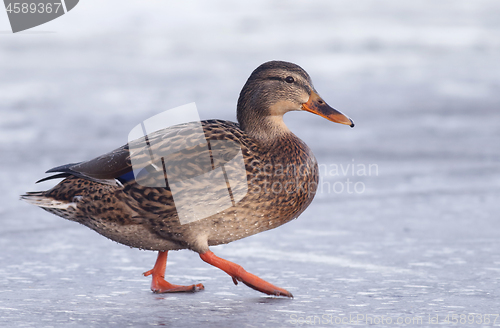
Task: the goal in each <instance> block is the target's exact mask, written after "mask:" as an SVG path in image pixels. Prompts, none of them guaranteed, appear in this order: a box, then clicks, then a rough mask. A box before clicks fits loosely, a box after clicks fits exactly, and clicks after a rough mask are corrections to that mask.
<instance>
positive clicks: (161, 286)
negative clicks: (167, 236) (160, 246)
mask: <svg viewBox="0 0 500 328" xmlns="http://www.w3.org/2000/svg"><path fill="white" fill-rule="evenodd" d="M167 254H168V251H164V252H158V258H157V259H156V263H155V266H154V267H153V269H151V270H149V271H146V272H144V273H143V274H144V275H145V276H146V277H147V276H149V275H153V281H151V290H152V291H153V292H154V293H178V292H197V291H199V290H203V289H205V287H204V286H203V284H197V285H191V286H180V285H173V284H171V283H169V282H167V281H165V269H166V268H167Z"/></svg>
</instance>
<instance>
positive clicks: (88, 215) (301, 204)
mask: <svg viewBox="0 0 500 328" xmlns="http://www.w3.org/2000/svg"><path fill="white" fill-rule="evenodd" d="M289 111H307V112H311V113H314V114H317V115H319V116H322V117H324V118H326V119H328V120H330V121H333V122H337V123H341V124H346V125H350V126H351V127H353V126H354V123H353V122H352V120H351V119H350V118H348V117H347V116H345V115H344V114H342V113H340V112H339V111H337V110H335V109H333V108H332V107H330V106H329V105H328V104H327V103H326V102H325V101H324V100H323V99H322V98H321V97H320V96H319V95H318V93H317V92H316V90H315V89H314V87H313V85H312V82H311V78H310V77H309V75H308V74H307V73H306V71H304V70H303V69H302V68H301V67H299V66H297V65H295V64H292V63H288V62H283V61H270V62H267V63H264V64H262V65H260V66H259V67H258V68H257V69H255V70H254V71H253V72H252V74H251V75H250V77H249V79H248V81H247V82H246V84H245V85H244V87H243V89H242V91H241V93H240V96H239V99H238V104H237V119H238V123H233V122H230V121H222V120H206V121H201V128H202V133H203V142H202V143H200V140H199V133H198V132H197V131H199V127H200V122H191V123H183V124H177V125H175V126H172V127H169V128H166V129H161V130H159V131H155V132H153V133H151V134H148V135H147V138H149V140H147V141H148V146H149V147H151V148H154V149H153V150H154V151H159V150H162V151H167V153H169V154H171V156H170V157H168V159H162V162H159V163H158V162H157V163H156V165H155V163H152V162H151V161H148V155H147V154H148V153H149V150H150V149H149V150H147V151H146V150H145V149H144V148H145V146H144V140H143V139H144V138H142V139H141V140H142V141H141V140H139V139H140V138H139V139H138V140H136V141H132V142H129V143H128V144H127V145H125V146H123V147H120V148H118V149H116V150H114V151H111V152H110V153H107V154H105V155H102V156H99V157H97V158H95V159H92V160H90V161H86V162H81V163H74V164H68V165H63V166H59V167H56V168H53V169H51V170H48V171H47V173H51V172H58V174H56V175H54V176H50V177H47V178H44V179H42V180H40V181H45V180H49V179H53V178H64V179H63V180H62V181H61V182H60V183H59V184H57V185H56V186H55V187H54V188H52V189H50V190H47V191H43V192H28V193H27V194H26V195H22V196H21V198H22V199H23V200H25V201H28V202H29V203H32V204H34V205H37V206H39V207H41V208H42V209H44V210H46V211H48V212H51V213H54V214H56V215H58V216H61V217H63V218H65V219H68V220H71V221H76V222H78V223H81V224H83V225H85V226H87V227H89V228H91V229H93V230H95V231H96V232H98V233H99V234H101V235H103V236H105V237H107V238H109V239H112V240H114V241H116V242H118V243H121V244H124V245H127V246H130V247H136V248H140V249H145V250H153V251H158V257H157V260H156V263H155V265H154V267H153V269H151V270H149V271H147V272H145V273H144V275H145V276H149V275H151V276H152V283H151V290H152V291H153V292H155V293H170V292H194V291H199V290H203V289H204V286H203V285H202V284H195V285H190V286H180V285H173V284H170V283H169V282H167V281H166V280H165V279H164V277H165V269H166V261H167V254H168V251H170V250H180V249H190V250H192V251H195V252H197V253H198V254H199V256H200V257H201V259H202V260H203V261H205V262H207V263H209V264H211V265H213V266H216V267H218V268H219V269H221V270H223V271H224V272H226V273H227V274H228V275H229V276H231V277H232V279H233V282H234V283H235V284H237V283H238V282H239V281H240V282H243V283H244V284H246V285H247V286H249V287H251V288H253V289H255V290H258V291H260V292H262V293H265V294H268V295H276V296H286V297H293V296H292V294H291V293H290V292H288V291H287V290H285V289H283V288H280V287H277V286H274V285H272V284H270V283H268V282H266V281H264V280H263V279H261V278H259V277H257V276H255V275H253V274H251V273H249V272H247V271H245V270H244V269H243V268H242V267H241V266H239V265H237V264H235V263H232V262H230V261H227V260H225V259H222V258H220V257H217V256H216V255H215V254H214V253H212V251H211V250H210V248H209V247H210V246H214V245H219V244H226V243H230V242H232V241H234V240H238V239H241V238H244V237H247V236H250V235H253V234H256V233H259V232H262V231H266V230H269V229H273V228H276V227H278V226H280V225H282V224H284V223H286V222H288V221H290V220H292V219H295V218H297V217H298V216H299V215H300V214H301V213H302V212H303V211H304V210H305V209H306V208H307V207H308V206H309V204H310V203H311V201H312V200H313V198H314V195H315V192H316V189H317V183H318V166H317V162H316V159H315V157H314V155H313V153H312V151H311V150H310V149H309V147H308V146H307V145H306V144H305V143H304V142H303V141H302V140H300V139H299V138H298V137H296V136H295V135H294V134H293V133H292V132H291V131H290V130H289V129H288V128H287V126H286V125H285V123H284V122H283V114H285V113H287V112H289ZM197 129H198V130H197ZM218 141H223V142H224V141H229V144H231V145H233V146H234V145H236V147H231V146H229V147H228V146H227V145H225V144H224V143H223V145H222V146H220V147H219V150H218V151H219V153H218V156H214V153H213V152H214V149H215V148H216V146H217V142H218ZM203 144H205V146H204V147H206V144H208V145H209V147H208V148H209V153H210V152H212V153H210V156H212V157H211V160H210V162H209V163H210V164H211V166H210V168H209V169H207V168H206V167H203V165H202V164H201V159H200V158H201V157H202V156H201V155H200V154H201V153H203V149H204V148H203V147H202V146H203ZM200 145H201V146H200ZM210 145H212V147H210ZM155 147H156V148H155ZM200 147H202V148H200ZM237 152H240V153H241V155H242V161H243V163H244V166H243V179H242V181H244V183H243V184H241V183H239V187H238V188H240V189H241V190H238V188H234V189H233V190H232V193H231V189H228V190H230V192H229V193H230V196H231V197H230V200H231V202H230V203H229V207H227V206H226V207H227V208H222V210H220V211H217V212H216V213H212V214H211V215H209V216H201V217H199V218H195V219H191V220H187V221H186V220H185V221H184V222H183V221H182V220H183V217H181V216H180V215H179V211H178V209H180V206H184V209H185V208H188V207H189V202H191V205H193V206H195V205H200V204H198V203H199V202H201V206H198V207H197V208H204V206H205V204H204V203H203V202H207V203H206V204H208V201H209V200H206V199H202V200H199V201H196V200H195V199H193V198H192V197H191V198H190V196H192V195H191V194H190V192H189V190H190V189H189V184H190V181H191V180H193V179H192V178H193V177H197V176H201V175H203V174H204V173H207V172H208V171H211V172H216V169H217V168H222V167H224V170H219V171H217V172H218V173H217V174H219V177H220V175H221V174H224V176H225V177H226V180H222V181H228V180H227V177H228V176H230V175H231V174H233V176H234V172H232V171H231V170H233V171H234V169H235V168H236V167H237V165H236V164H235V165H233V164H231V162H230V159H231V158H234V157H235V154H236V153H237ZM227 155H229V157H228V156H227ZM134 156H135V157H134ZM228 158H229V159H228ZM134 163H139V164H137V165H138V169H136V167H133V166H134V165H133V164H134ZM158 166H160V168H158ZM161 166H163V170H162V169H161ZM180 169H183V170H184V172H187V173H186V174H184V175H183V174H180V175H172V176H171V174H170V172H176V170H177V171H178V170H180ZM166 172H167V173H166ZM221 172H222V173H221ZM245 175H246V176H245ZM141 176H142V177H141ZM158 176H160V180H161V181H163V182H162V183H164V185H158V186H157V185H154V181H158V180H155V179H157V178H158ZM179 176H183V178H179ZM155 177H156V178H155ZM141 179H142V181H141ZM148 179H149V181H150V182H147V181H148ZM145 181H146V182H145ZM151 181H153V185H151ZM240 182H241V181H240ZM174 185H175V186H176V187H175V188H176V190H177V191H178V192H179V193H180V194H181V195H183V196H184V198H186V197H187V199H188V201H187V203H186V204H181V205H179V204H178V203H177V198H176V202H174V195H173V191H172V190H173V188H172V186H174ZM228 186H229V184H228ZM212 187H213V186H210V181H209V182H208V183H205V185H204V186H203V188H202V189H201V190H202V192H201V193H199V194H200V195H201V196H202V197H201V198H203V195H202V194H203V193H204V191H207V190H209V189H210V188H212ZM231 187H234V186H233V185H231ZM207 188H208V189H207ZM210 192H211V191H210V190H209V193H210ZM198 196H199V195H198ZM198 198H199V197H198ZM212 200H213V199H212ZM215 201H216V202H217V199H215ZM195 203H196V204H195ZM184 219H185V218H184Z"/></svg>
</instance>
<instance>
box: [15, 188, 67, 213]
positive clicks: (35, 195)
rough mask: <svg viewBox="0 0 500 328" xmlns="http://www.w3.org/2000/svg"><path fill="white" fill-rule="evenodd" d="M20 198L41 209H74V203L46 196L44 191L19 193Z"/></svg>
mask: <svg viewBox="0 0 500 328" xmlns="http://www.w3.org/2000/svg"><path fill="white" fill-rule="evenodd" d="M21 200H24V201H26V202H28V203H30V204H33V205H36V206H38V207H41V208H43V209H50V208H53V209H59V210H67V209H68V208H70V207H73V208H75V209H76V203H74V202H68V201H64V200H57V199H54V198H52V197H49V196H47V192H46V191H35V192H27V193H26V194H25V195H21Z"/></svg>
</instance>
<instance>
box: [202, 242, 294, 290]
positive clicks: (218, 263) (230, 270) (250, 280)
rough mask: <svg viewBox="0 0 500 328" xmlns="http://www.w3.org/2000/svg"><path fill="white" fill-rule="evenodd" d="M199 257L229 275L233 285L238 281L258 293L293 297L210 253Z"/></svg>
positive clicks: (236, 265)
mask: <svg viewBox="0 0 500 328" xmlns="http://www.w3.org/2000/svg"><path fill="white" fill-rule="evenodd" d="M200 257H201V259H202V260H203V261H205V262H207V263H209V264H211V265H213V266H215V267H218V268H219V269H221V270H222V271H224V272H225V273H227V274H228V275H230V276H231V277H232V278H233V282H234V284H235V285H237V284H238V281H241V282H243V283H244V284H245V285H247V286H248V287H250V288H253V289H255V290H258V291H259V292H262V293H264V294H268V295H275V296H287V297H293V295H292V293H290V292H289V291H287V290H285V289H283V288H280V287H276V286H274V285H272V284H270V283H268V282H267V281H265V280H262V279H260V278H259V277H257V276H256V275H253V274H251V273H249V272H246V271H245V269H243V268H242V267H241V266H239V265H238V264H235V263H233V262H230V261H228V260H224V259H221V258H220V257H217V256H215V254H214V253H212V252H211V251H207V252H205V253H202V254H200Z"/></svg>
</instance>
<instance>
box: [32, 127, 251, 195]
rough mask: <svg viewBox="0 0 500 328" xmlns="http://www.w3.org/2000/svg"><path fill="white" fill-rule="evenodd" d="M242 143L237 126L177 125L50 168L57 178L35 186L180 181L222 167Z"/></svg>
mask: <svg viewBox="0 0 500 328" xmlns="http://www.w3.org/2000/svg"><path fill="white" fill-rule="evenodd" d="M245 139H246V138H245V134H244V133H243V131H242V130H241V129H240V128H239V126H238V124H236V123H233V122H229V121H220V120H209V121H202V122H201V126H200V122H191V123H185V124H179V125H176V126H172V127H169V128H166V129H162V130H158V131H156V132H153V133H151V134H148V135H147V136H145V137H142V138H139V139H136V140H134V141H131V142H129V143H128V144H126V145H124V146H122V147H119V148H117V149H115V150H113V151H111V152H109V153H106V154H104V155H101V156H98V157H96V158H94V159H91V160H89V161H84V162H79V163H71V164H66V165H62V166H58V167H54V168H52V169H50V170H48V171H47V173H57V172H59V174H56V175H53V176H50V177H47V178H44V179H41V180H39V181H37V182H42V181H46V180H50V179H56V178H65V177H68V176H77V177H81V178H84V179H88V180H92V181H95V182H99V183H104V184H111V185H116V184H117V182H116V180H118V181H120V182H121V183H124V182H128V181H131V180H135V179H136V178H137V176H138V175H139V176H140V174H141V172H143V173H145V172H148V175H149V179H151V174H153V173H154V172H158V173H159V174H161V175H163V174H165V172H168V173H169V181H175V180H183V179H186V178H191V177H195V176H198V175H201V174H203V173H206V172H208V171H210V170H213V169H215V168H218V167H220V166H221V165H224V164H226V163H227V162H228V161H230V160H231V159H232V158H234V157H235V155H236V154H237V153H238V152H240V151H241V150H242V148H243V147H244V145H245V144H246V140H245ZM153 176H154V174H153ZM156 178H158V175H157V176H156ZM161 180H163V181H165V179H163V178H161ZM153 184H154V182H153ZM167 185H168V183H167ZM163 186H164V187H165V185H163Z"/></svg>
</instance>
